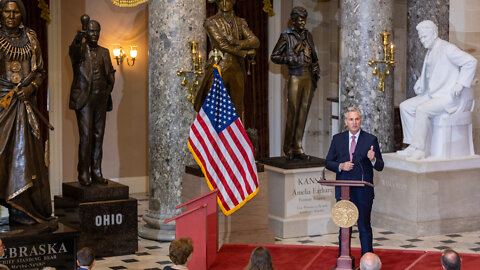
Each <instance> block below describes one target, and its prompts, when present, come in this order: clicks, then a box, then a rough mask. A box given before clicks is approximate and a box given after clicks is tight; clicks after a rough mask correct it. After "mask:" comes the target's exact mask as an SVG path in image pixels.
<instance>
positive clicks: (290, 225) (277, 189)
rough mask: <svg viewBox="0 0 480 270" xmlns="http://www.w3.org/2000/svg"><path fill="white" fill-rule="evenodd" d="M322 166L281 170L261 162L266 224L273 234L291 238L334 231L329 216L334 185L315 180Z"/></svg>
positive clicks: (319, 174)
mask: <svg viewBox="0 0 480 270" xmlns="http://www.w3.org/2000/svg"><path fill="white" fill-rule="evenodd" d="M322 165H323V164H322ZM323 168H324V167H323V166H321V167H320V166H317V167H313V168H312V167H311V168H298V167H297V169H284V168H280V167H278V166H277V167H276V166H272V165H265V171H266V172H267V179H268V223H269V228H270V230H272V231H273V233H274V234H275V236H277V237H280V238H291V237H302V236H312V235H321V234H327V233H335V232H338V227H337V226H336V225H335V224H334V223H333V221H332V219H331V207H332V205H333V204H335V196H334V188H332V187H325V186H321V185H320V184H319V183H317V181H318V180H320V179H321V175H322V171H323Z"/></svg>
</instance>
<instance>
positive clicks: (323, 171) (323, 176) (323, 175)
mask: <svg viewBox="0 0 480 270" xmlns="http://www.w3.org/2000/svg"><path fill="white" fill-rule="evenodd" d="M326 168H327V165H326V164H325V166H324V167H323V170H322V180H327V179H325V169H326Z"/></svg>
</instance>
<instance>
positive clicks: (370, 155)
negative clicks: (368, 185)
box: [367, 145, 375, 162]
mask: <svg viewBox="0 0 480 270" xmlns="http://www.w3.org/2000/svg"><path fill="white" fill-rule="evenodd" d="M367 157H368V159H370V162H375V151H373V145H372V146H370V150H368V153H367Z"/></svg>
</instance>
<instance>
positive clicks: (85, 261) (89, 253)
mask: <svg viewBox="0 0 480 270" xmlns="http://www.w3.org/2000/svg"><path fill="white" fill-rule="evenodd" d="M94 263H95V252H94V251H93V249H91V248H88V247H84V248H82V249H80V250H79V251H77V264H78V266H80V267H83V268H88V269H92V267H93V264H94Z"/></svg>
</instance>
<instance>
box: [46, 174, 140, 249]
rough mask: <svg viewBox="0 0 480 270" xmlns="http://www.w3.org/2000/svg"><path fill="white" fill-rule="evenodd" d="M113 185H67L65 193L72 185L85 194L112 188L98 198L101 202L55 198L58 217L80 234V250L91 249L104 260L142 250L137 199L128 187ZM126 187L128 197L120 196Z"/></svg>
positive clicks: (77, 198) (66, 197)
mask: <svg viewBox="0 0 480 270" xmlns="http://www.w3.org/2000/svg"><path fill="white" fill-rule="evenodd" d="M111 183H114V182H111V181H109V183H108V185H102V184H95V185H92V186H90V187H83V186H80V185H78V187H76V186H75V185H72V183H64V184H63V188H64V190H65V186H68V188H70V189H72V191H74V190H75V189H77V190H83V191H84V192H83V194H84V195H85V194H95V193H101V192H103V191H105V190H106V188H107V186H110V187H109V191H108V192H106V194H103V196H101V195H100V194H98V195H95V197H97V198H101V199H102V200H98V201H90V199H91V198H92V196H90V195H88V196H83V195H79V196H76V197H69V196H65V193H64V196H63V197H62V196H55V197H54V205H55V215H56V216H58V218H59V220H60V221H61V222H63V223H65V224H67V225H69V226H71V227H73V228H75V229H77V230H78V231H79V232H80V236H79V239H78V242H77V247H78V248H81V247H85V246H88V247H90V248H92V249H94V250H95V254H96V255H97V256H101V257H108V256H117V255H126V254H133V253H135V251H137V249H138V217H137V200H136V199H134V198H129V197H128V186H124V185H121V184H118V183H115V184H111ZM75 184H76V183H75ZM125 188H126V191H127V192H126V196H125V194H123V195H122V196H119V194H121V193H122V192H123V191H122V190H125ZM80 193H81V192H80V191H79V192H78V194H80ZM69 194H70V193H69ZM79 198H81V199H83V200H86V201H82V200H79Z"/></svg>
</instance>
